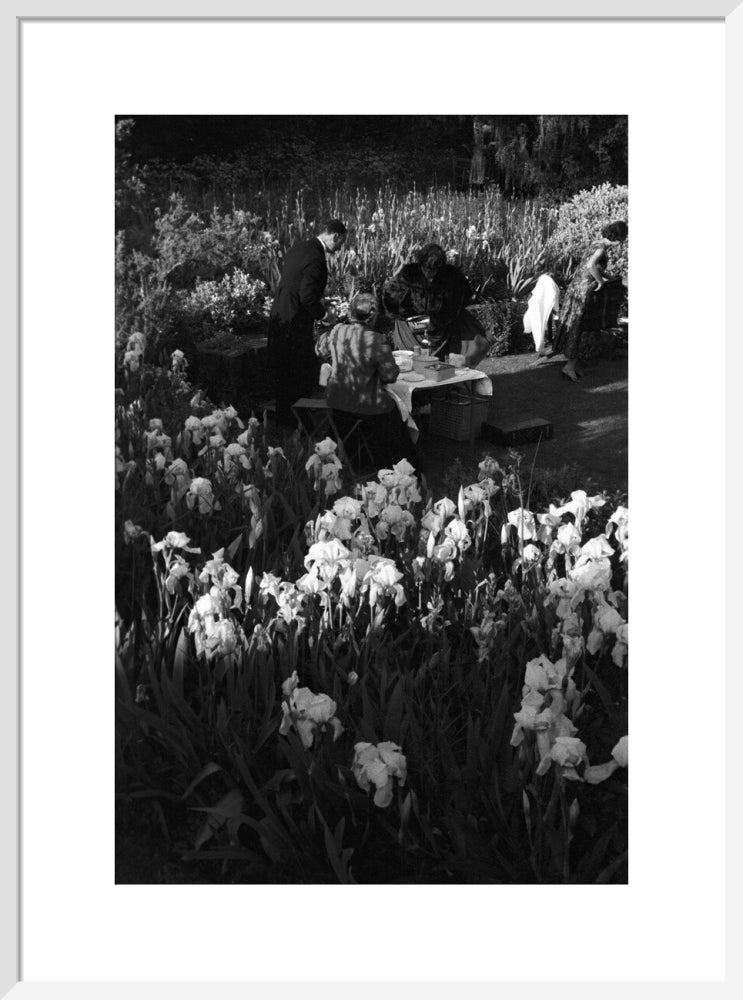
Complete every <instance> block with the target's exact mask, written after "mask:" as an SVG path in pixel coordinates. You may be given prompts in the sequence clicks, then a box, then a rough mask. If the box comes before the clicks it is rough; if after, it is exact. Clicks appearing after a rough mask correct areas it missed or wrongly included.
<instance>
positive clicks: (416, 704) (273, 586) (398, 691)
mask: <svg viewBox="0 0 743 1000" xmlns="http://www.w3.org/2000/svg"><path fill="white" fill-rule="evenodd" d="M126 346H127V358H128V361H127V365H126V369H125V379H124V384H123V386H122V388H121V389H120V390H119V393H118V398H117V408H116V428H117V467H116V505H117V510H116V524H117V560H116V564H117V588H116V597H117V627H116V633H117V635H116V638H117V642H116V649H117V653H116V669H117V784H118V791H119V796H120V802H121V803H122V804H125V803H131V802H134V801H138V800H139V801H149V802H150V803H152V808H153V809H155V810H157V813H158V816H159V818H160V828H161V835H162V837H163V838H164V840H165V841H166V842H168V841H169V842H170V847H171V850H173V851H174V852H176V854H177V856H180V857H182V858H183V859H184V860H185V861H186V862H191V861H195V862H203V863H207V862H211V863H213V864H215V865H218V866H220V868H219V871H220V872H221V874H220V875H219V877H220V878H222V879H226V880H229V881H235V882H265V881H270V882H274V881H284V882H299V883H308V882H355V881H356V882H385V883H390V882H392V883H394V882H491V883H502V882H539V883H545V882H562V883H565V882H581V883H588V882H616V881H626V877H627V870H626V862H627V828H626V791H627V788H626V777H625V775H626V767H627V763H628V760H627V740H626V733H627V718H626V705H627V673H626V656H627V643H628V632H627V628H628V626H627V623H626V619H627V565H628V562H627V556H628V512H627V510H626V508H625V507H623V506H621V505H619V506H617V505H616V501H615V498H609V497H607V496H604V495H600V494H596V495H594V496H588V495H587V494H586V493H585V492H583V491H582V490H580V489H575V490H573V491H572V492H571V495H570V496H569V497H563V498H555V501H556V502H555V503H551V504H550V503H548V502H546V501H545V498H537V497H536V496H534V495H531V496H530V495H529V489H528V485H527V484H523V483H522V481H521V477H520V473H519V470H518V465H516V466H514V467H513V468H509V469H501V468H499V467H498V465H497V463H495V462H494V461H492V460H488V461H485V462H483V463H482V465H481V468H480V472H479V476H478V478H477V481H474V482H463V483H461V484H460V485H459V488H458V489H457V491H456V494H455V495H454V496H453V497H451V498H449V497H440V498H435V497H433V496H431V495H430V494H429V493H428V491H427V488H426V486H425V483H424V482H423V481H421V480H419V479H418V477H416V475H415V470H414V469H413V468H412V467H410V466H409V465H408V464H407V463H405V462H401V463H398V464H397V465H396V466H394V467H393V468H392V469H386V470H380V471H379V473H378V475H377V477H376V478H375V479H373V480H370V481H368V482H362V483H357V484H353V483H351V482H350V481H349V479H348V477H347V474H346V472H345V470H344V468H343V466H342V463H341V462H340V461H339V459H338V457H337V451H336V444H335V442H333V441H331V440H330V439H327V440H326V441H323V442H320V443H319V444H317V446H316V447H315V449H314V451H313V452H312V453H311V454H309V455H308V454H307V452H306V450H305V449H304V447H303V446H302V444H301V442H300V441H299V439H298V438H297V437H292V438H289V439H285V440H283V441H282V442H281V443H280V444H279V443H278V442H276V441H273V443H272V441H271V438H270V436H269V435H268V433H267V426H266V424H265V421H264V422H261V421H260V420H259V419H256V418H255V417H252V418H250V419H249V420H248V421H245V422H244V421H242V420H241V419H240V418H239V416H238V414H237V412H236V411H235V410H234V409H233V408H231V407H222V408H219V409H214V407H212V406H211V404H210V403H209V402H208V401H207V400H204V399H203V397H202V396H201V395H200V394H198V393H197V394H193V390H192V389H191V387H190V386H189V384H188V382H187V380H186V377H185V373H184V369H185V366H186V360H185V358H184V356H183V355H182V354H181V353H180V352H175V353H174V355H173V357H172V359H170V363H169V367H168V368H158V369H153V368H151V367H150V366H149V365H147V364H146V363H145V361H144V356H145V348H146V345H145V343H144V342H143V338H142V337H141V336H140V335H135V337H134V338H132V339H130V342H129V343H128V344H127V345H126ZM536 504H540V505H542V506H543V507H544V510H543V513H534V512H533V511H534V510H535V509H536V507H535V505H536ZM188 817H193V822H190V821H189V820H188ZM185 837H188V838H189V839H190V843H188V844H186V843H185V842H184V838H185ZM181 877H182V879H183V880H188V870H187V869H185V870H184V871H183V873H182V876H181Z"/></svg>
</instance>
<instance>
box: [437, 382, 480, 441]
mask: <svg viewBox="0 0 743 1000" xmlns="http://www.w3.org/2000/svg"><path fill="white" fill-rule="evenodd" d="M490 402H491V400H490V397H489V396H470V395H469V394H468V395H464V394H459V393H457V394H454V393H452V394H451V395H449V396H447V397H446V398H445V399H433V400H432V401H431V420H430V422H429V425H428V429H429V431H430V433H431V434H436V435H438V437H445V438H449V440H451V441H467V440H468V439H469V436H470V432H471V430H472V427H473V425H474V430H475V434H476V435H477V434H478V433H479V431H480V427H481V426H482V423H483V421H484V420H485V419H486V418H487V415H488V411H489V410H490Z"/></svg>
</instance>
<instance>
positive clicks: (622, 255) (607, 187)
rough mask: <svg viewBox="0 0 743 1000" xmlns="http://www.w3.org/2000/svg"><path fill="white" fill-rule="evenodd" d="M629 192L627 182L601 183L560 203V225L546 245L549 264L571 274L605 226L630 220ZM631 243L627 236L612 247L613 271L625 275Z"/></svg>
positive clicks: (610, 269) (611, 269) (611, 262)
mask: <svg viewBox="0 0 743 1000" xmlns="http://www.w3.org/2000/svg"><path fill="white" fill-rule="evenodd" d="M628 193H629V189H628V188H627V186H626V185H624V186H622V185H617V186H614V185H612V184H600V185H599V186H598V187H594V188H591V189H590V190H589V191H581V192H580V193H579V194H577V195H575V197H573V198H572V199H571V200H570V201H568V202H566V203H565V204H563V205H561V206H560V210H559V214H558V218H557V225H556V226H555V228H554V230H553V232H552V234H551V236H550V238H549V240H548V242H547V246H546V261H547V263H548V266H550V267H553V268H554V267H557V268H559V269H561V270H562V271H563V273H564V274H565V276H566V277H569V276H570V274H571V273H572V271H573V270H574V268H575V266H576V265H577V264H578V262H579V261H580V259H581V257H582V256H583V255H584V254H585V253H586V251H587V250H588V247H589V246H590V245H591V243H593V242H595V241H596V240H597V239H598V238H599V237H600V236H601V229H602V227H603V226H605V225H606V224H607V223H609V222H616V221H617V220H623V221H624V222H626V221H627V218H628ZM628 244H629V241H628V240H625V241H624V243H621V244H620V245H619V246H618V247H614V248H611V249H610V250H609V255H608V256H609V268H608V272H609V273H610V274H621V275H623V276H625V277H626V275H627V266H628Z"/></svg>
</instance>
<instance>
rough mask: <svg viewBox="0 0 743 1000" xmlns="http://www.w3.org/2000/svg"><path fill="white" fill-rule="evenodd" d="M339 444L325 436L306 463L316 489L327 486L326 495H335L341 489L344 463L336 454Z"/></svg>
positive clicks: (306, 468)
mask: <svg viewBox="0 0 743 1000" xmlns="http://www.w3.org/2000/svg"><path fill="white" fill-rule="evenodd" d="M337 450H338V445H337V444H336V443H335V441H333V439H332V438H329V437H328V438H325V439H324V440H322V441H318V443H317V444H316V445H315V454H314V455H310V457H309V458H308V459H307V463H306V464H305V470H306V471H307V472H309V473H310V474H311V475H312V476H313V478H314V483H315V489H317V490H319V489H320V487H321V485H322V486H324V488H325V495H326V496H329V497H330V496H333V494H334V493H338V492H340V489H341V485H342V484H341V472H342V470H343V465H342V464H341V461H340V459H339V458H338V456H337V455H336V451H337Z"/></svg>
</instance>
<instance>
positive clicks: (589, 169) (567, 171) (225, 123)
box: [118, 115, 627, 198]
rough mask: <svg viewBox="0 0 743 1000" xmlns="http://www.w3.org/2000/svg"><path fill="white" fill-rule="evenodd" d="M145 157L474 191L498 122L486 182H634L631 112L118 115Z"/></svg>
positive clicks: (192, 166) (258, 179)
mask: <svg viewBox="0 0 743 1000" xmlns="http://www.w3.org/2000/svg"><path fill="white" fill-rule="evenodd" d="M123 119H127V120H129V121H131V126H130V127H129V128H128V129H127V135H126V136H125V138H123V140H122V141H123V142H124V144H125V152H126V154H127V156H128V158H129V159H130V162H131V163H132V164H135V165H139V166H142V165H145V164H150V165H153V164H154V165H157V166H159V167H160V168H161V170H164V171H165V172H166V173H167V172H168V170H169V171H170V177H171V180H173V181H175V180H177V178H178V177H187V178H188V179H189V180H193V181H196V182H198V181H199V180H203V181H204V182H207V183H208V182H211V183H218V184H220V186H221V185H222V184H225V183H229V182H230V180H231V181H232V182H233V183H236V184H238V185H245V184H258V185H261V186H263V187H266V186H273V185H277V184H280V185H281V186H285V185H287V184H289V186H297V187H299V186H302V185H311V186H314V187H317V186H322V187H326V186H327V187H333V186H338V185H341V186H346V185H351V186H352V185H374V184H384V183H387V182H389V183H392V184H403V185H407V186H410V185H412V184H413V183H415V184H417V185H418V186H421V187H426V186H428V185H430V184H451V185H452V186H454V187H466V186H467V185H468V182H469V169H468V163H469V158H470V157H471V155H472V151H473V127H474V125H475V123H476V122H478V123H485V124H487V125H489V126H490V138H491V141H490V142H489V143H488V144H487V146H486V149H485V152H486V182H487V183H490V184H494V185H497V186H498V187H499V188H500V189H501V190H502V191H503V193H504V194H506V195H511V194H515V195H520V196H526V197H534V196H542V197H550V196H554V197H556V198H564V197H566V196H569V195H571V194H574V193H575V192H576V191H579V190H581V189H583V188H586V187H591V186H593V185H595V184H599V183H603V182H605V181H609V182H611V183H613V184H625V183H626V182H627V117H626V116H623V115H415V116H411V115H360V116H358V117H353V118H351V117H344V116H339V115H309V116H307V115H304V116H302V115H279V116H271V115H120V116H118V120H119V121H121V120H123Z"/></svg>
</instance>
